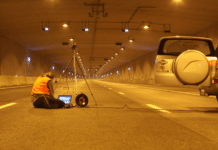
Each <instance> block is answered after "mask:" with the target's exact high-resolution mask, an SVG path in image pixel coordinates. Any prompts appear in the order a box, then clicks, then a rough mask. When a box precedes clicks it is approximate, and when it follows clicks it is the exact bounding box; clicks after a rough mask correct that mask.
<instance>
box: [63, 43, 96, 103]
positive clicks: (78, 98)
mask: <svg viewBox="0 0 218 150" xmlns="http://www.w3.org/2000/svg"><path fill="white" fill-rule="evenodd" d="M72 49H73V51H74V55H73V57H72V58H71V60H70V61H69V63H68V65H67V67H66V69H65V70H64V72H63V74H62V75H61V76H62V77H63V75H64V74H65V73H66V71H67V69H68V67H69V65H70V64H71V62H72V61H73V60H74V77H75V82H76V84H75V92H76V95H77V77H76V63H77V65H78V67H79V69H80V71H81V73H82V74H83V76H84V80H85V82H86V85H87V86H88V89H89V91H90V93H91V95H92V98H93V100H94V102H95V105H97V102H96V100H95V98H94V95H93V93H92V91H91V89H90V86H89V84H88V82H87V80H86V76H85V74H84V73H83V71H82V69H81V68H80V65H79V62H78V60H77V59H76V45H75V44H74V45H73V46H72ZM75 101H76V104H77V105H78V106H80V107H84V106H86V105H87V104H88V97H87V96H86V95H85V94H83V93H81V94H79V95H77V96H76V99H75Z"/></svg>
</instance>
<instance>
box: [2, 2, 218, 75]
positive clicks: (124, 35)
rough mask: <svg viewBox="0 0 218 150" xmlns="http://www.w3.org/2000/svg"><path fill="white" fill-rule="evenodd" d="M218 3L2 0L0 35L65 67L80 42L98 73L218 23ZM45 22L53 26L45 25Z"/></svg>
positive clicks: (84, 55) (89, 64) (87, 61)
mask: <svg viewBox="0 0 218 150" xmlns="http://www.w3.org/2000/svg"><path fill="white" fill-rule="evenodd" d="M217 5H218V1H215V0H208V1H205V0H197V1H188V0H182V1H181V2H180V1H179V0H176V1H174V0H164V1H163V0H151V1H147V0H133V1H130V0H85V1H81V0H7V1H6V0H1V1H0V20H1V24H0V35H1V36H3V37H5V38H7V39H9V40H11V41H13V42H15V43H17V44H19V45H21V46H22V47H24V48H25V49H27V50H28V51H29V52H30V53H37V54H39V55H42V56H45V57H47V58H48V59H50V60H51V61H53V62H54V63H58V64H60V65H61V66H67V64H68V62H69V61H70V59H71V58H72V56H73V50H72V49H71V47H72V44H73V43H76V45H77V49H76V52H79V54H78V55H79V56H80V57H81V61H82V64H83V67H84V68H85V70H86V72H87V73H90V74H99V75H100V74H103V73H106V72H108V71H109V70H111V69H113V68H116V67H118V66H120V65H122V64H125V63H128V62H130V61H132V60H134V59H136V58H138V57H140V56H142V55H146V54H147V53H150V52H155V51H156V50H157V47H158V42H159V39H160V38H161V37H163V36H170V35H194V34H196V33H198V32H200V31H202V30H205V29H207V28H209V27H211V26H214V25H216V24H218V20H217V18H218V13H217ZM64 23H67V24H69V26H68V27H66V28H65V27H63V24H64ZM46 25H48V26H49V30H48V31H44V30H42V28H44V27H45V26H46ZM144 25H150V28H149V29H144ZM85 27H88V28H89V31H88V32H84V31H83V29H84V28H85ZM169 27H170V28H169ZM124 28H129V32H122V29H124ZM165 31H166V32H165ZM169 31H170V32H169ZM70 38H74V41H73V42H72V41H70ZM129 39H134V42H132V43H130V42H129ZM63 42H64V43H63ZM67 43H69V45H66V44H67ZM121 47H124V48H125V49H124V50H121ZM115 53H118V55H117V56H116V55H115ZM111 57H113V59H112V58H111ZM88 69H89V71H88ZM96 69H97V70H96Z"/></svg>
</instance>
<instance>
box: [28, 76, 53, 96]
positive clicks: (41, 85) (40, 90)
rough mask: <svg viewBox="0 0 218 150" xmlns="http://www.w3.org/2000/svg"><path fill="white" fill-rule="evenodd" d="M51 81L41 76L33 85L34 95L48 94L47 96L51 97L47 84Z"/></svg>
mask: <svg viewBox="0 0 218 150" xmlns="http://www.w3.org/2000/svg"><path fill="white" fill-rule="evenodd" d="M49 80H51V79H50V78H48V77H43V76H39V77H38V78H37V79H36V81H35V83H34V85H33V89H32V93H31V94H32V95H33V94H46V95H50V91H49V89H48V86H47V83H48V81H49Z"/></svg>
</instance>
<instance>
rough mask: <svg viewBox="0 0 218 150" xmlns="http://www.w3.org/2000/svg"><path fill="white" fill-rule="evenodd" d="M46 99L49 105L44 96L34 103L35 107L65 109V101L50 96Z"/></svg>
mask: <svg viewBox="0 0 218 150" xmlns="http://www.w3.org/2000/svg"><path fill="white" fill-rule="evenodd" d="M46 99H47V101H48V103H49V105H48V104H47V103H46V101H45V98H44V96H42V97H39V98H38V99H37V100H35V102H34V103H33V105H34V107H36V108H51V109H55V108H63V107H64V105H65V104H64V102H63V101H61V100H59V99H56V98H53V97H50V96H46Z"/></svg>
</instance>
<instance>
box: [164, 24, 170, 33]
mask: <svg viewBox="0 0 218 150" xmlns="http://www.w3.org/2000/svg"><path fill="white" fill-rule="evenodd" d="M163 30H164V32H165V33H170V32H171V25H170V24H164V25H163Z"/></svg>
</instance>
